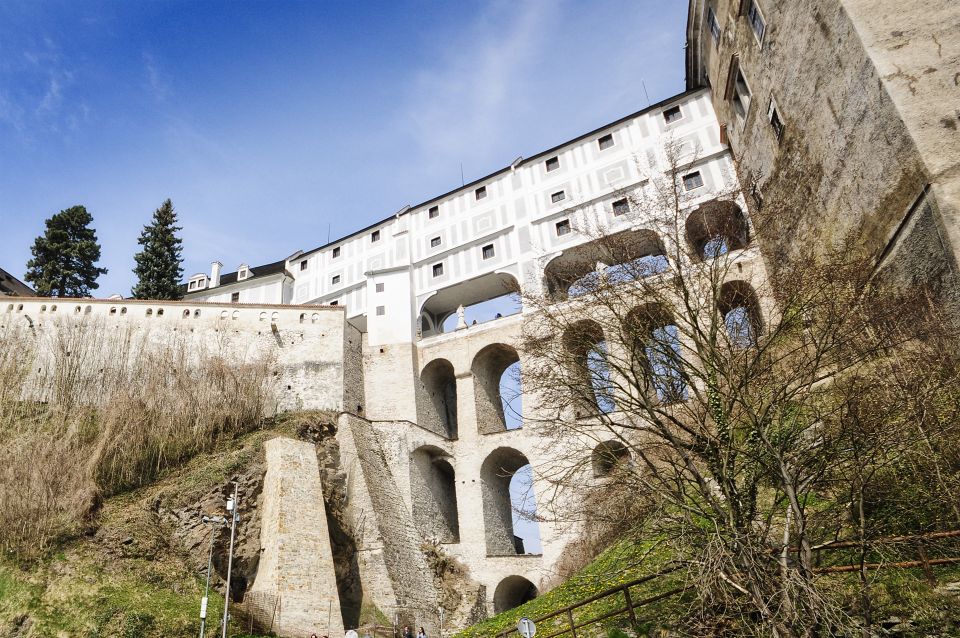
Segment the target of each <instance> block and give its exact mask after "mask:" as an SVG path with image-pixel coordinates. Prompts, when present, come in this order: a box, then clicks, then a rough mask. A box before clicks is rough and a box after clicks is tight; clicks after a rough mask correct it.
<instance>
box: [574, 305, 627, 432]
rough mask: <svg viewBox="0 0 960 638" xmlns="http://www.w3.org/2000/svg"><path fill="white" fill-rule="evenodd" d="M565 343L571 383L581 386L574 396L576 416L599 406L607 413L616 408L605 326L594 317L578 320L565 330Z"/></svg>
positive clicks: (590, 412) (592, 411)
mask: <svg viewBox="0 0 960 638" xmlns="http://www.w3.org/2000/svg"><path fill="white" fill-rule="evenodd" d="M563 345H564V348H566V350H567V353H568V355H569V358H568V366H569V371H568V373H569V374H570V375H572V377H573V384H572V387H574V388H578V389H579V393H578V395H577V396H575V397H574V398H573V400H574V409H575V411H576V414H577V417H581V416H587V415H589V414H594V413H596V411H598V410H599V411H600V412H602V413H604V414H609V413H610V412H613V411H614V410H615V409H616V402H615V401H614V399H613V384H612V381H611V377H610V366H609V364H608V360H607V340H606V337H605V336H604V333H603V328H602V327H601V326H600V324H599V323H597V322H596V321H593V320H591V319H582V320H580V321H577V322H575V323H574V324H573V325H571V326H570V327H569V328H567V330H566V331H565V332H564V333H563Z"/></svg>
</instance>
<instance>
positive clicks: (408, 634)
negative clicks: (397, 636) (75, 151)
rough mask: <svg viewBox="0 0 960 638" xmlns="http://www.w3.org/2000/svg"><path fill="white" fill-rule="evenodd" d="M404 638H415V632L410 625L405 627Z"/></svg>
mask: <svg viewBox="0 0 960 638" xmlns="http://www.w3.org/2000/svg"><path fill="white" fill-rule="evenodd" d="M403 638H413V631H412V630H411V629H410V625H404V627H403Z"/></svg>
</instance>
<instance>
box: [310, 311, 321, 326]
mask: <svg viewBox="0 0 960 638" xmlns="http://www.w3.org/2000/svg"><path fill="white" fill-rule="evenodd" d="M318 321H320V313H317V312H315V313H313V314H312V315H310V323H317V322H318Z"/></svg>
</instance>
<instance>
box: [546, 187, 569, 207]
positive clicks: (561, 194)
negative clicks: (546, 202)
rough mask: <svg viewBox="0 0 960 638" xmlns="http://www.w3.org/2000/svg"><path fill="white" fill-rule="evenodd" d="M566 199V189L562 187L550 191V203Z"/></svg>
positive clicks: (557, 202)
mask: <svg viewBox="0 0 960 638" xmlns="http://www.w3.org/2000/svg"><path fill="white" fill-rule="evenodd" d="M566 199H567V191H565V190H564V189H562V188H561V189H560V190H558V191H557V192H556V193H550V203H551V204H559V203H560V202H562V201H564V200H566Z"/></svg>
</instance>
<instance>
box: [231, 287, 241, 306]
mask: <svg viewBox="0 0 960 638" xmlns="http://www.w3.org/2000/svg"><path fill="white" fill-rule="evenodd" d="M230 303H240V291H239V290H238V291H237V292H231V293H230Z"/></svg>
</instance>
